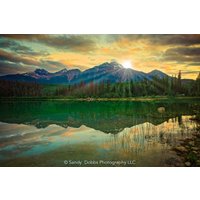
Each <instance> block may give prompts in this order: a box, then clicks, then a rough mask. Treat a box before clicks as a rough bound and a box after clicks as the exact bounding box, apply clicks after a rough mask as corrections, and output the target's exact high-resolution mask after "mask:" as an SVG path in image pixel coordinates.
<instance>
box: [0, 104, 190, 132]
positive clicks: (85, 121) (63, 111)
mask: <svg viewBox="0 0 200 200" xmlns="http://www.w3.org/2000/svg"><path fill="white" fill-rule="evenodd" d="M159 107H164V108H165V112H162V113H159V112H158V108H159ZM0 109H1V113H0V121H3V122H8V123H23V124H29V125H34V126H36V127H37V128H45V127H47V126H48V125H50V124H57V125H59V126H62V127H65V128H66V127H68V126H70V127H76V128H78V127H80V126H81V125H85V126H88V127H91V128H94V129H96V130H100V131H103V132H105V133H113V134H116V133H119V132H121V131H122V130H123V129H124V128H126V127H132V126H134V125H138V124H142V123H145V122H150V123H152V124H154V125H158V124H161V123H163V122H164V121H167V120H169V119H170V118H174V117H178V122H179V124H180V125H181V123H182V119H181V117H182V115H191V114H192V109H191V106H190V104H188V103H177V102H175V103H170V102H163V103H161V102H120V101H118V102H59V101H52V102H50V101H43V102H42V101H41V102H38V101H37V102H26V101H24V102H9V103H5V102H3V103H1V104H0Z"/></svg>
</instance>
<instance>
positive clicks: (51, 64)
mask: <svg viewBox="0 0 200 200" xmlns="http://www.w3.org/2000/svg"><path fill="white" fill-rule="evenodd" d="M41 65H42V66H45V68H48V69H49V70H53V71H58V70H59V69H64V68H66V65H64V64H62V63H60V62H58V61H52V60H41Z"/></svg>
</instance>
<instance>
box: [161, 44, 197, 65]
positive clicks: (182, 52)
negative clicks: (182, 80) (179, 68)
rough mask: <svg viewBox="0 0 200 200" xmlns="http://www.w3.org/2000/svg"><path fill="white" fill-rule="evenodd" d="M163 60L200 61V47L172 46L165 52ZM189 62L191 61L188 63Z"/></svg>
mask: <svg viewBox="0 0 200 200" xmlns="http://www.w3.org/2000/svg"><path fill="white" fill-rule="evenodd" d="M163 60H165V61H176V62H183V63H184V62H185V63H188V62H192V63H193V64H192V65H194V63H199V62H200V48H199V47H178V48H170V49H167V50H166V51H165V53H164V54H163ZM188 64H189V63H188Z"/></svg>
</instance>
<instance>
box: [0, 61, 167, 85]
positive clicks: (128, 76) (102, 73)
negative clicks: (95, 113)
mask: <svg viewBox="0 0 200 200" xmlns="http://www.w3.org/2000/svg"><path fill="white" fill-rule="evenodd" d="M154 76H157V77H159V78H164V77H167V76H168V75H167V74H165V73H163V72H161V71H159V70H153V71H152V72H149V73H144V72H142V71H136V70H133V69H130V68H128V69H127V68H124V67H123V66H122V65H121V64H119V63H117V62H110V63H108V62H105V63H103V64H101V65H98V66H94V67H92V68H90V69H87V70H85V71H82V72H81V71H80V70H79V69H71V70H68V69H66V68H64V69H62V70H60V71H58V72H55V73H50V72H48V71H47V70H45V69H36V70H35V71H33V72H28V73H23V74H11V75H5V76H1V77H0V80H14V81H24V82H37V83H42V84H78V83H81V82H84V83H90V82H94V83H101V82H110V83H117V82H127V81H134V82H138V81H142V80H145V79H148V80H151V79H152V78H153V77H154Z"/></svg>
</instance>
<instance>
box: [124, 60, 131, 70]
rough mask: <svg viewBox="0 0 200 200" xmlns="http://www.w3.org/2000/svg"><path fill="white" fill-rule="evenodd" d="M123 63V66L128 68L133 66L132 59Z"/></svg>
mask: <svg viewBox="0 0 200 200" xmlns="http://www.w3.org/2000/svg"><path fill="white" fill-rule="evenodd" d="M122 65H123V67H124V68H126V69H128V68H133V66H132V63H131V61H130V60H127V61H124V62H123V63H122Z"/></svg>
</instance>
